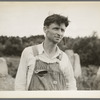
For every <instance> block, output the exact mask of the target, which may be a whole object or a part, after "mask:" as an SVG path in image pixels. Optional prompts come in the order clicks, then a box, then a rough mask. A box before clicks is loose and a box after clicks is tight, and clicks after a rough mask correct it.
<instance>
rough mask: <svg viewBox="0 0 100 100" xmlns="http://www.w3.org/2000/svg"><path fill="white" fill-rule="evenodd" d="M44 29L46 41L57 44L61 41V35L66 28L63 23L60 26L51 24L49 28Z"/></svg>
mask: <svg viewBox="0 0 100 100" xmlns="http://www.w3.org/2000/svg"><path fill="white" fill-rule="evenodd" d="M44 29H45V33H46V37H47V39H48V40H49V41H51V42H53V43H55V44H57V43H59V42H60V41H61V40H62V38H63V35H64V33H65V29H66V26H65V24H64V23H62V24H60V25H58V24H56V23H52V24H50V25H49V26H45V28H44Z"/></svg>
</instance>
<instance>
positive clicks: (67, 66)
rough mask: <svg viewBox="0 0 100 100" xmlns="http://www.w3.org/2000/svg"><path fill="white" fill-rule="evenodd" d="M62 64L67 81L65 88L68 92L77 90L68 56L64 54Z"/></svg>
mask: <svg viewBox="0 0 100 100" xmlns="http://www.w3.org/2000/svg"><path fill="white" fill-rule="evenodd" d="M62 63H63V64H62V67H63V69H62V70H63V73H64V75H65V77H66V80H67V82H66V86H67V88H68V90H77V87H76V79H75V77H74V72H73V68H72V65H71V62H70V60H69V58H68V56H67V55H66V54H65V53H64V54H63V58H62Z"/></svg>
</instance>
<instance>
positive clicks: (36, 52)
mask: <svg viewBox="0 0 100 100" xmlns="http://www.w3.org/2000/svg"><path fill="white" fill-rule="evenodd" d="M32 50H33V54H34V56H37V55H38V54H39V52H38V49H37V46H36V45H35V46H32Z"/></svg>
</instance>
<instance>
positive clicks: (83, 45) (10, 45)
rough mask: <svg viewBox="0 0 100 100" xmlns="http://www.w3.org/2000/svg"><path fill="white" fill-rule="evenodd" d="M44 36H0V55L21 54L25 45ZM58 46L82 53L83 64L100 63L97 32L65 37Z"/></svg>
mask: <svg viewBox="0 0 100 100" xmlns="http://www.w3.org/2000/svg"><path fill="white" fill-rule="evenodd" d="M44 38H45V37H44V36H43V35H36V36H30V37H26V36H24V37H19V36H16V37H14V36H10V37H8V36H0V56H1V57H2V56H21V52H22V50H23V49H24V48H25V47H27V46H30V45H36V44H39V43H42V42H43V41H44ZM58 46H59V48H60V49H61V50H63V51H65V50H66V49H73V50H74V52H75V53H78V54H79V55H80V60H81V64H82V65H83V66H84V65H85V66H88V65H100V39H99V38H98V37H97V36H96V35H95V34H93V35H92V36H88V37H77V38H70V37H64V38H63V39H62V41H61V42H60V43H59V44H58Z"/></svg>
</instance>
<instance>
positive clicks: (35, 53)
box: [26, 45, 39, 90]
mask: <svg viewBox="0 0 100 100" xmlns="http://www.w3.org/2000/svg"><path fill="white" fill-rule="evenodd" d="M32 51H33V55H34V56H37V55H38V54H39V53H38V49H37V46H36V45H35V46H32ZM28 71H29V66H27V71H26V90H28V87H27V77H28Z"/></svg>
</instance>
